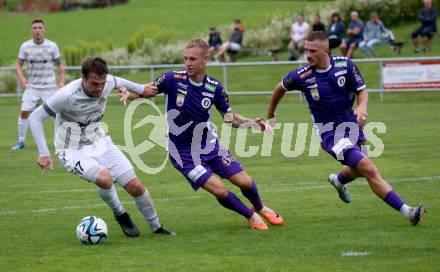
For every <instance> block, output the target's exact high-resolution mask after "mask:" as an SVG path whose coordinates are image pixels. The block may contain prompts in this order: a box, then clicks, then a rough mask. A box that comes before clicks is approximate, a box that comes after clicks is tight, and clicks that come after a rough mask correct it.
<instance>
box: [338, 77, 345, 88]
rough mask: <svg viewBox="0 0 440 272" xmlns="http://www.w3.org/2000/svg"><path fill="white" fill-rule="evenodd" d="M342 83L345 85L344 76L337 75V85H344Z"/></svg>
mask: <svg viewBox="0 0 440 272" xmlns="http://www.w3.org/2000/svg"><path fill="white" fill-rule="evenodd" d="M344 85H345V76H340V77H338V86H339V87H344Z"/></svg>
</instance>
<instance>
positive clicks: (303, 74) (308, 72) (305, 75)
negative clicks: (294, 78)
mask: <svg viewBox="0 0 440 272" xmlns="http://www.w3.org/2000/svg"><path fill="white" fill-rule="evenodd" d="M312 73H313V71H312V70H308V71H307V72H304V73H302V74H301V75H300V76H299V78H301V79H303V78H306V77H308V76H310V75H311V74H312Z"/></svg>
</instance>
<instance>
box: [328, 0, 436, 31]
mask: <svg viewBox="0 0 440 272" xmlns="http://www.w3.org/2000/svg"><path fill="white" fill-rule="evenodd" d="M432 4H433V6H434V7H439V4H440V0H432ZM337 6H338V7H339V11H340V12H341V15H342V17H343V18H344V21H345V22H349V21H350V11H352V10H356V11H358V12H359V15H360V17H361V19H362V20H363V21H368V20H369V19H370V14H371V12H373V11H377V12H379V15H380V19H381V20H382V22H383V23H384V24H385V26H387V27H390V26H397V25H399V24H401V23H402V22H409V21H412V22H414V21H417V15H418V13H419V10H420V9H421V8H422V7H423V4H422V1H421V0H387V1H383V0H338V1H337Z"/></svg>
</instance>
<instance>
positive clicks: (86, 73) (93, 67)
mask: <svg viewBox="0 0 440 272" xmlns="http://www.w3.org/2000/svg"><path fill="white" fill-rule="evenodd" d="M148 86H149V85H141V84H137V83H133V82H131V81H128V80H125V79H122V78H119V77H115V76H112V75H110V74H109V73H108V68H107V64H106V62H105V61H104V60H103V59H101V58H90V59H87V60H86V61H85V62H84V63H83V65H82V78H81V79H77V80H75V81H72V82H71V83H69V84H68V85H66V86H64V87H63V88H61V89H60V90H58V91H57V92H56V93H55V94H54V95H53V96H52V97H51V98H49V99H48V100H47V101H46V102H44V103H43V105H41V106H40V107H38V108H37V109H36V110H35V111H34V112H33V113H32V114H31V115H30V117H29V124H30V128H31V131H32V134H33V136H34V139H35V142H36V143H37V146H38V151H39V158H38V160H37V162H38V164H39V165H40V167H41V169H42V170H43V174H45V173H46V171H47V170H48V169H51V168H52V164H53V162H52V158H51V155H50V152H49V149H48V147H47V144H46V140H45V137H44V128H43V122H44V121H45V120H46V119H47V118H49V116H56V129H55V134H56V139H55V153H56V154H57V156H58V158H59V160H60V162H61V164H62V165H63V167H64V168H65V169H66V170H67V171H69V172H71V173H73V174H74V175H76V176H79V177H81V178H83V179H85V180H87V181H89V182H93V183H95V184H96V185H97V187H98V194H99V195H100V197H101V198H102V199H103V200H104V202H106V203H107V204H108V205H109V206H110V208H111V209H112V210H113V213H114V215H115V218H116V220H117V221H118V223H119V225H120V226H121V228H122V230H123V232H124V233H125V234H126V235H127V236H131V237H135V236H139V230H138V229H137V227H136V226H135V224H134V223H133V222H132V221H131V219H130V217H129V215H128V213H127V211H126V210H125V209H124V207H123V206H122V204H121V202H120V200H119V197H118V195H117V192H116V190H115V186H114V182H116V183H118V184H119V185H121V186H122V187H123V188H124V189H125V190H126V191H127V192H128V193H129V194H130V195H131V196H132V197H133V199H134V202H135V203H136V205H137V207H138V209H139V211H140V212H141V213H142V215H143V216H144V218H145V219H146V221H147V222H148V224H149V225H150V229H151V231H152V232H153V233H156V234H164V235H169V236H175V235H176V234H175V233H173V232H169V231H167V230H165V229H164V228H163V227H162V226H161V225H160V223H159V218H158V216H157V213H156V210H155V208H154V205H153V202H152V200H151V197H150V193H149V192H148V190H147V188H145V186H144V185H143V184H142V183H141V181H140V180H139V179H138V177H137V176H136V173H135V172H134V169H133V166H132V165H131V163H130V161H129V160H128V159H127V158H126V157H125V155H124V154H123V153H122V152H121V151H120V150H119V149H118V148H117V147H116V146H115V145H114V144H113V142H112V140H111V138H110V136H108V135H107V134H106V133H105V132H104V130H103V129H101V126H100V121H101V119H102V117H103V115H104V111H105V107H106V104H107V100H108V97H109V95H110V93H111V91H112V90H113V89H114V88H122V87H125V88H127V89H128V90H131V91H133V92H135V93H137V94H139V95H142V96H145V97H151V96H153V95H154V94H153V93H150V91H149V88H148Z"/></svg>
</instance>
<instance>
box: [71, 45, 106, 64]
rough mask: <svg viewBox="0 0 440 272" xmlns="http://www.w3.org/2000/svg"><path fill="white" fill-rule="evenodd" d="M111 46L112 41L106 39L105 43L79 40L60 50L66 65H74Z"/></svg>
mask: <svg viewBox="0 0 440 272" xmlns="http://www.w3.org/2000/svg"><path fill="white" fill-rule="evenodd" d="M113 48H114V42H113V41H108V42H107V43H101V42H85V41H81V42H80V43H79V44H78V45H74V46H65V47H64V48H63V50H62V51H63V53H62V54H63V55H62V56H63V57H64V61H65V62H64V63H65V64H66V65H68V66H75V65H81V64H82V62H83V61H84V59H86V58H87V57H91V56H95V55H98V54H101V53H103V52H105V51H108V50H112V49H113Z"/></svg>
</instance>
